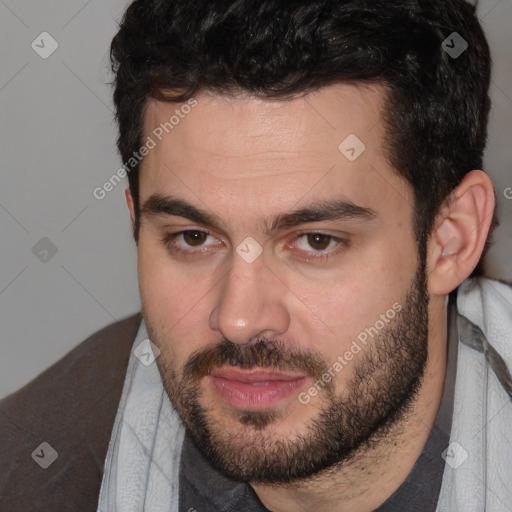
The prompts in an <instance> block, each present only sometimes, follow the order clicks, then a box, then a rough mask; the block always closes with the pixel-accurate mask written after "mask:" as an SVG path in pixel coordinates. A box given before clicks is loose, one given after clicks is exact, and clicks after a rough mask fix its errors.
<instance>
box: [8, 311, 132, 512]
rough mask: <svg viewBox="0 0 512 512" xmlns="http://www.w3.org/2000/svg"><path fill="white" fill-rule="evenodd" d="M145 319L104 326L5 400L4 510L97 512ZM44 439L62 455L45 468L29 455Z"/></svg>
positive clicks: (23, 511)
mask: <svg viewBox="0 0 512 512" xmlns="http://www.w3.org/2000/svg"><path fill="white" fill-rule="evenodd" d="M140 321H141V315H140V313H138V314H136V315H133V316H131V317H129V318H126V319H124V320H121V321H119V322H117V323H115V324H111V325H109V326H107V327H105V328H104V329H102V330H101V331H99V332H97V333H95V334H93V335H92V336H90V337H89V338H88V339H86V340H85V341H84V342H82V343H81V344H80V345H78V346H77V347H76V348H75V349H73V350H72V351H71V352H70V353H69V354H67V355H66V356H65V357H63V358H62V359H61V360H60V361H58V362H57V363H55V364H54V365H53V366H51V367H50V368H48V369H47V370H46V371H45V372H43V373H42V374H41V375H39V376H38V377H36V378H35V379H34V380H32V381H31V382H30V383H28V384H27V385H26V386H24V387H23V388H22V389H20V390H19V391H17V392H15V393H13V394H11V395H9V396H7V397H6V398H4V399H3V400H2V401H0V511H1V512H18V511H19V512H35V511H39V510H41V511H43V510H44V511H45V512H65V511H68V510H69V511H75V512H76V511H80V512H81V511H84V512H85V511H94V512H95V511H96V507H97V504H98V494H99V491H100V487H101V479H102V476H103V464H104V461H105V457H106V454H107V449H108V443H109V440H110V434H111V431H112V427H113V424H114V419H115V415H116V412H117V408H118V404H119V400H120V398H121V392H122V389H123V383H124V377H125V373H126V368H127V365H128V358H129V356H130V350H131V347H132V344H133V341H134V339H135V336H136V334H137V330H138V328H139V324H140ZM42 442H47V443H48V444H49V445H50V446H51V447H52V448H53V449H55V450H56V452H57V454H58V457H57V459H56V460H55V461H54V462H53V463H52V464H51V465H50V466H49V467H48V468H47V469H43V468H42V467H40V466H39V465H38V464H37V463H36V462H35V460H34V459H33V458H32V453H33V452H34V450H35V449H36V448H38V447H39V445H40V444H41V443H42ZM36 453H39V454H40V450H39V451H38V452H36ZM43 453H44V452H43ZM40 455H41V454H40Z"/></svg>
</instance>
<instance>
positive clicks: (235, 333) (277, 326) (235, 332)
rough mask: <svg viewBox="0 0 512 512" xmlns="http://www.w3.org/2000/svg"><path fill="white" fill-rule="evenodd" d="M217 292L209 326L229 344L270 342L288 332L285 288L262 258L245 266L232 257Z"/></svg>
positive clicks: (237, 258)
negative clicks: (256, 341) (264, 340)
mask: <svg viewBox="0 0 512 512" xmlns="http://www.w3.org/2000/svg"><path fill="white" fill-rule="evenodd" d="M219 290H220V291H219V296H218V298H217V299H216V303H215V306H214V308H213V310H212V312H211V314H210V318H209V326H210V328H211V329H213V330H216V331H219V332H220V333H221V334H222V335H223V336H224V337H225V338H226V339H227V340H229V341H231V342H232V343H237V344H246V343H250V342H251V341H253V340H256V339H258V338H261V337H266V338H269V339H272V338H273V337H276V336H277V335H282V334H284V333H285V332H286V331H287V330H288V328H289V326H290V315H289V311H288V308H287V307H286V303H285V298H286V286H285V285H284V284H283V283H282V282H281V281H280V280H279V278H278V277H277V276H276V275H275V274H274V273H273V272H272V271H271V270H270V268H268V267H267V266H266V265H265V263H264V262H263V257H262V256H261V257H260V258H258V259H257V260H256V261H253V262H252V263H247V262H246V261H244V260H243V259H242V258H241V257H239V256H238V254H235V255H234V257H233V264H232V266H231V269H230V270H229V272H228V273H227V274H226V275H225V276H224V278H223V281H222V283H221V285H220V288H219Z"/></svg>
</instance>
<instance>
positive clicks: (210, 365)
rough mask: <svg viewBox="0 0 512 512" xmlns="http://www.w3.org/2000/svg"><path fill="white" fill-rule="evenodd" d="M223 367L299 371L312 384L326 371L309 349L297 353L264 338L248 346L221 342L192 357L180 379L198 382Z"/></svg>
mask: <svg viewBox="0 0 512 512" xmlns="http://www.w3.org/2000/svg"><path fill="white" fill-rule="evenodd" d="M222 366H236V367H238V368H240V369H243V370H249V369H251V368H255V367H259V368H270V369H274V370H281V371H298V372H301V373H304V374H306V375H308V376H309V377H312V378H313V379H315V380H317V379H320V378H321V377H322V375H323V374H324V373H326V372H327V370H328V365H327V363H326V361H325V360H324V358H323V357H322V356H321V355H320V353H319V352H316V351H314V350H312V349H308V350H304V351H298V350H296V349H292V348H291V347H290V346H288V344H286V343H283V342H282V341H270V340H268V339H267V338H260V339H258V340H257V341H256V342H255V343H253V344H247V345H239V344H237V343H232V342H230V341H229V340H226V339H223V340H222V341H221V342H220V343H218V344H217V345H215V346H214V347H210V348H207V349H203V350H199V351H197V352H195V353H193V354H192V355H191V357H190V358H189V360H188V361H187V363H186V364H185V366H184V368H183V376H184V377H185V378H187V379H190V380H192V381H199V380H200V379H202V378H203V377H205V376H206V375H208V374H209V373H210V372H211V371H212V370H213V369H215V368H220V367H222Z"/></svg>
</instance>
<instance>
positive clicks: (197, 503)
mask: <svg viewBox="0 0 512 512" xmlns="http://www.w3.org/2000/svg"><path fill="white" fill-rule="evenodd" d="M456 318H457V308H456V292H452V294H450V300H449V305H448V363H447V372H446V379H445V386H444V390H443V396H442V399H441V405H440V407H439V411H438V413H437V416H436V419H435V423H434V426H433V427H432V430H431V431H430V434H429V437H428V439H427V442H426V444H425V447H424V448H423V452H422V453H421V455H420V457H419V458H418V460H417V461H416V463H415V465H414V467H413V469H412V470H411V472H410V473H409V475H408V476H407V478H406V480H405V481H404V482H403V483H402V485H401V486H400V487H399V488H398V489H397V490H396V491H395V492H394V493H393V495H392V496H390V497H389V499H388V500H387V501H386V502H385V503H383V504H382V505H381V506H380V507H379V508H378V509H376V511H375V512H397V511H403V510H407V511H408V512H435V510H436V506H437V501H438V498H439V491H440V489H441V482H442V479H443V471H444V460H443V458H442V455H441V454H442V453H443V451H444V450H445V449H446V448H447V446H448V444H449V439H450V431H451V423H452V414H453V398H454V389H455V377H456V362H457V345H458V342H459V340H458V334H457V323H456ZM179 497H180V498H179V499H180V506H179V510H180V512H240V511H244V512H271V511H269V509H267V508H266V507H265V506H264V505H263V504H262V503H261V501H260V500H259V498H258V496H257V495H256V493H255V492H254V490H253V488H252V487H251V486H250V485H249V484H246V483H239V482H234V481H233V480H230V479H228V478H227V477H226V476H224V475H223V474H222V473H220V472H219V471H218V470H217V469H215V468H214V467H213V466H211V465H210V463H209V462H208V461H207V460H206V458H205V457H204V456H203V455H202V453H201V452H200V451H199V450H198V449H197V448H196V446H195V445H194V443H193V442H192V440H191V439H190V438H189V436H188V435H185V439H184V442H183V447H182V452H181V462H180V476H179Z"/></svg>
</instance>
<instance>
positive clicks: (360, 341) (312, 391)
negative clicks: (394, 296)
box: [298, 302, 402, 405]
mask: <svg viewBox="0 0 512 512" xmlns="http://www.w3.org/2000/svg"><path fill="white" fill-rule="evenodd" d="M400 311H402V305H401V304H399V303H398V302H395V303H394V304H393V306H392V307H391V308H389V309H388V310H387V311H386V313H385V314H382V315H380V317H379V320H377V321H376V322H375V323H374V324H373V325H372V326H370V327H366V328H365V329H364V330H363V331H361V332H360V333H359V334H358V335H357V340H353V341H352V344H351V345H350V348H349V349H348V350H346V351H345V353H344V354H343V355H339V356H338V357H337V359H336V362H335V363H334V364H333V365H332V366H331V367H330V368H329V369H328V370H327V372H326V373H324V374H323V375H322V377H321V378H320V379H318V380H317V381H316V382H314V383H313V385H312V386H311V387H310V388H309V389H308V390H307V391H302V392H301V393H299V396H298V400H299V402H300V403H301V404H303V405H306V404H308V403H309V402H310V401H311V398H312V397H314V396H317V395H318V392H319V391H320V390H322V389H323V388H325V386H326V385H327V384H328V383H329V382H331V380H332V379H333V378H334V377H336V375H337V374H338V373H339V372H341V370H343V368H345V366H347V365H348V364H349V362H350V361H352V359H353V358H354V356H355V355H357V354H359V352H361V350H362V349H361V345H365V346H366V345H367V343H368V339H369V337H370V338H371V339H373V338H374V337H375V336H376V335H377V334H378V333H379V332H380V331H381V330H382V329H384V327H385V326H386V324H389V322H390V321H391V320H392V319H393V318H395V316H396V315H397V313H399V312H400Z"/></svg>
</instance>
